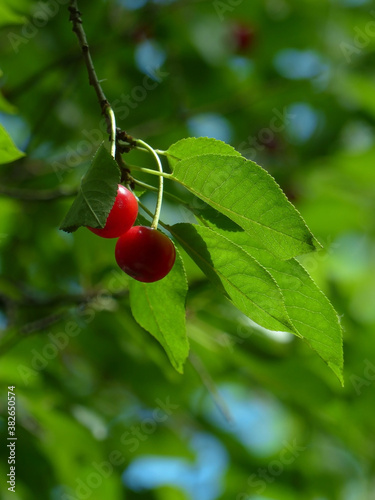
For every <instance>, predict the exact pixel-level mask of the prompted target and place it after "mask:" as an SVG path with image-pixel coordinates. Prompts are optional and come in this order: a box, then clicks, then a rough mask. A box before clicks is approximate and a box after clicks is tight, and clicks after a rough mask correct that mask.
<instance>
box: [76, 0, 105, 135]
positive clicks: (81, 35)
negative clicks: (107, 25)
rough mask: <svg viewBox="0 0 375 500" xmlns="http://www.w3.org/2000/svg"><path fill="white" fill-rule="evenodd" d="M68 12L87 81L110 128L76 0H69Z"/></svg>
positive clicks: (102, 94) (101, 90) (102, 93)
mask: <svg viewBox="0 0 375 500" xmlns="http://www.w3.org/2000/svg"><path fill="white" fill-rule="evenodd" d="M68 9H69V12H70V17H69V20H70V21H71V22H72V24H73V31H74V33H75V34H76V35H77V38H78V42H79V46H80V47H81V50H82V54H83V58H84V61H85V64H86V68H87V72H88V75H89V83H90V85H91V86H92V87H94V90H95V92H96V95H97V98H98V101H99V105H100V108H101V110H102V113H103V115H104V116H105V118H106V121H107V125H108V130H110V129H111V122H110V118H109V116H108V115H107V112H106V108H107V107H109V102H108V100H107V98H106V96H105V94H104V92H103V89H102V87H101V85H100V83H99V79H98V77H97V74H96V71H95V68H94V63H93V61H92V58H91V54H90V48H89V44H88V42H87V38H86V33H85V30H84V29H83V25H82V19H81V12H80V11H79V9H78V4H77V0H70V4H69V7H68Z"/></svg>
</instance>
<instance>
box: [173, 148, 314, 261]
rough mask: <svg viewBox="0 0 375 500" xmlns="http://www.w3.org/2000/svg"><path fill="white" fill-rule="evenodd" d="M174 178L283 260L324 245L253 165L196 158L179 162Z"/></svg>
mask: <svg viewBox="0 0 375 500" xmlns="http://www.w3.org/2000/svg"><path fill="white" fill-rule="evenodd" d="M173 177H174V178H175V179H176V180H178V182H180V183H181V184H182V185H183V186H185V187H186V188H188V189H189V190H190V191H191V192H192V193H194V194H195V195H196V196H198V197H199V198H201V199H202V200H204V201H205V202H207V203H208V204H209V205H211V206H212V207H213V208H215V209H216V210H218V211H220V212H221V213H223V214H224V215H226V216H228V217H229V218H230V219H232V220H233V221H234V222H236V223H237V224H238V225H239V226H241V227H242V228H243V229H244V230H245V231H247V232H249V233H250V234H252V235H253V236H254V237H256V239H257V241H259V242H260V243H262V244H264V245H265V246H266V248H267V249H269V251H270V252H271V253H272V254H274V255H275V256H276V257H278V258H280V259H285V260H287V259H290V258H292V257H295V256H296V255H300V254H303V253H307V252H311V251H312V250H315V249H316V248H318V247H319V243H318V242H317V240H316V239H315V238H314V236H313V235H312V234H311V232H310V231H309V229H308V227H307V226H306V224H305V222H304V220H303V219H302V217H301V215H300V214H299V213H298V212H297V210H296V209H295V208H294V207H293V205H292V204H291V203H290V202H289V201H288V200H287V198H286V196H285V195H284V193H283V192H282V190H281V189H280V187H279V186H278V185H277V183H276V181H275V180H274V179H273V177H271V176H270V175H269V174H268V173H267V172H266V171H265V170H263V169H262V168H261V167H259V165H257V164H256V163H254V162H252V161H249V160H246V159H245V158H242V157H237V156H232V155H216V154H215V155H214V154H204V155H201V156H194V157H191V158H187V159H185V160H181V161H179V162H177V163H176V164H175V166H174V172H173Z"/></svg>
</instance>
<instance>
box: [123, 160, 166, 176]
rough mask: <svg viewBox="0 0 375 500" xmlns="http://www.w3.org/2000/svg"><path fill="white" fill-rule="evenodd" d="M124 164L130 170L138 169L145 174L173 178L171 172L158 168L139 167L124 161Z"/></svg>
mask: <svg viewBox="0 0 375 500" xmlns="http://www.w3.org/2000/svg"><path fill="white" fill-rule="evenodd" d="M126 166H127V167H128V168H129V169H130V170H138V171H139V172H144V173H145V174H151V175H156V176H157V177H165V178H166V179H172V180H175V179H173V177H172V174H167V173H166V172H162V173H161V172H159V171H158V170H151V168H144V167H139V166H138V165H130V163H126Z"/></svg>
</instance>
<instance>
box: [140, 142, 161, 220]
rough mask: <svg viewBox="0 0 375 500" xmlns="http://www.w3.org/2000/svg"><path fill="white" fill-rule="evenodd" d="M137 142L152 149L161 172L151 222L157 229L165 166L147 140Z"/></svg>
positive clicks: (151, 151)
mask: <svg viewBox="0 0 375 500" xmlns="http://www.w3.org/2000/svg"><path fill="white" fill-rule="evenodd" d="M136 143H137V144H141V145H142V146H143V147H145V148H146V149H148V150H149V151H150V153H151V154H152V155H153V157H154V158H155V160H156V164H157V166H158V170H159V174H160V176H159V190H158V199H157V202H156V208H155V215H154V218H153V220H152V223H151V228H152V229H157V228H158V223H159V219H160V212H161V205H162V203H163V187H164V179H163V174H164V172H163V166H162V164H161V161H160V158H159V155H158V154H157V152H156V151H155V149H153V148H152V147H151V146H150V145H149V144H147V142H144V141H142V140H141V139H137V140H136ZM151 172H153V171H152V170H151Z"/></svg>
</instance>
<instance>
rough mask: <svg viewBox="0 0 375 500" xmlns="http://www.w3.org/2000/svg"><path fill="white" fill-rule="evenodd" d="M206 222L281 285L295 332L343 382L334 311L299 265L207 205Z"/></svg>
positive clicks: (340, 330) (337, 321)
mask: <svg viewBox="0 0 375 500" xmlns="http://www.w3.org/2000/svg"><path fill="white" fill-rule="evenodd" d="M201 216H202V217H203V218H204V219H205V222H206V223H208V224H209V225H210V227H212V228H214V229H215V230H216V231H218V232H219V233H220V234H221V235H223V236H225V237H226V238H228V239H229V240H230V241H232V242H233V243H235V244H236V245H238V246H239V247H241V248H242V249H243V250H244V251H245V252H246V253H248V254H249V255H252V256H253V257H254V258H255V259H256V260H257V261H258V262H260V263H261V264H262V265H263V266H264V267H265V268H266V269H267V271H268V272H269V273H270V274H271V275H272V277H273V278H274V280H275V281H276V283H277V285H278V286H279V287H280V290H281V292H282V295H283V297H284V301H285V307H286V311H287V313H288V317H289V318H290V320H291V322H292V325H293V327H294V329H295V332H296V333H298V334H299V335H300V336H301V337H302V338H303V339H304V340H305V341H306V342H307V343H308V344H309V345H310V347H311V348H312V349H314V350H315V351H316V352H317V353H318V354H319V356H320V357H321V358H322V359H323V360H324V361H325V362H326V363H327V364H328V366H329V367H330V368H331V369H332V370H333V372H334V373H335V374H336V376H337V377H338V378H339V380H340V382H341V383H343V346H342V328H341V325H340V321H339V318H338V315H337V313H336V311H335V310H334V308H333V306H332V304H331V303H330V302H329V300H328V299H327V297H326V296H325V295H324V294H323V292H322V291H321V290H320V289H319V288H318V286H317V285H316V284H315V282H314V281H313V279H312V278H311V277H310V275H309V274H308V273H307V271H306V270H305V269H304V268H303V267H302V266H301V264H300V263H299V262H298V261H297V260H295V259H291V260H287V261H280V260H278V259H276V258H275V257H274V256H273V255H272V254H271V253H270V252H269V251H268V250H267V249H266V248H265V247H264V246H262V245H259V243H258V242H257V241H256V239H255V238H252V237H251V236H250V235H249V234H247V233H245V232H243V231H242V232H241V231H238V226H237V227H236V225H235V224H234V223H233V222H232V221H231V220H229V219H228V218H226V217H225V216H222V215H221V214H218V213H217V212H215V210H213V209H212V208H210V207H207V209H205V210H204V211H202V212H201Z"/></svg>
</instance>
